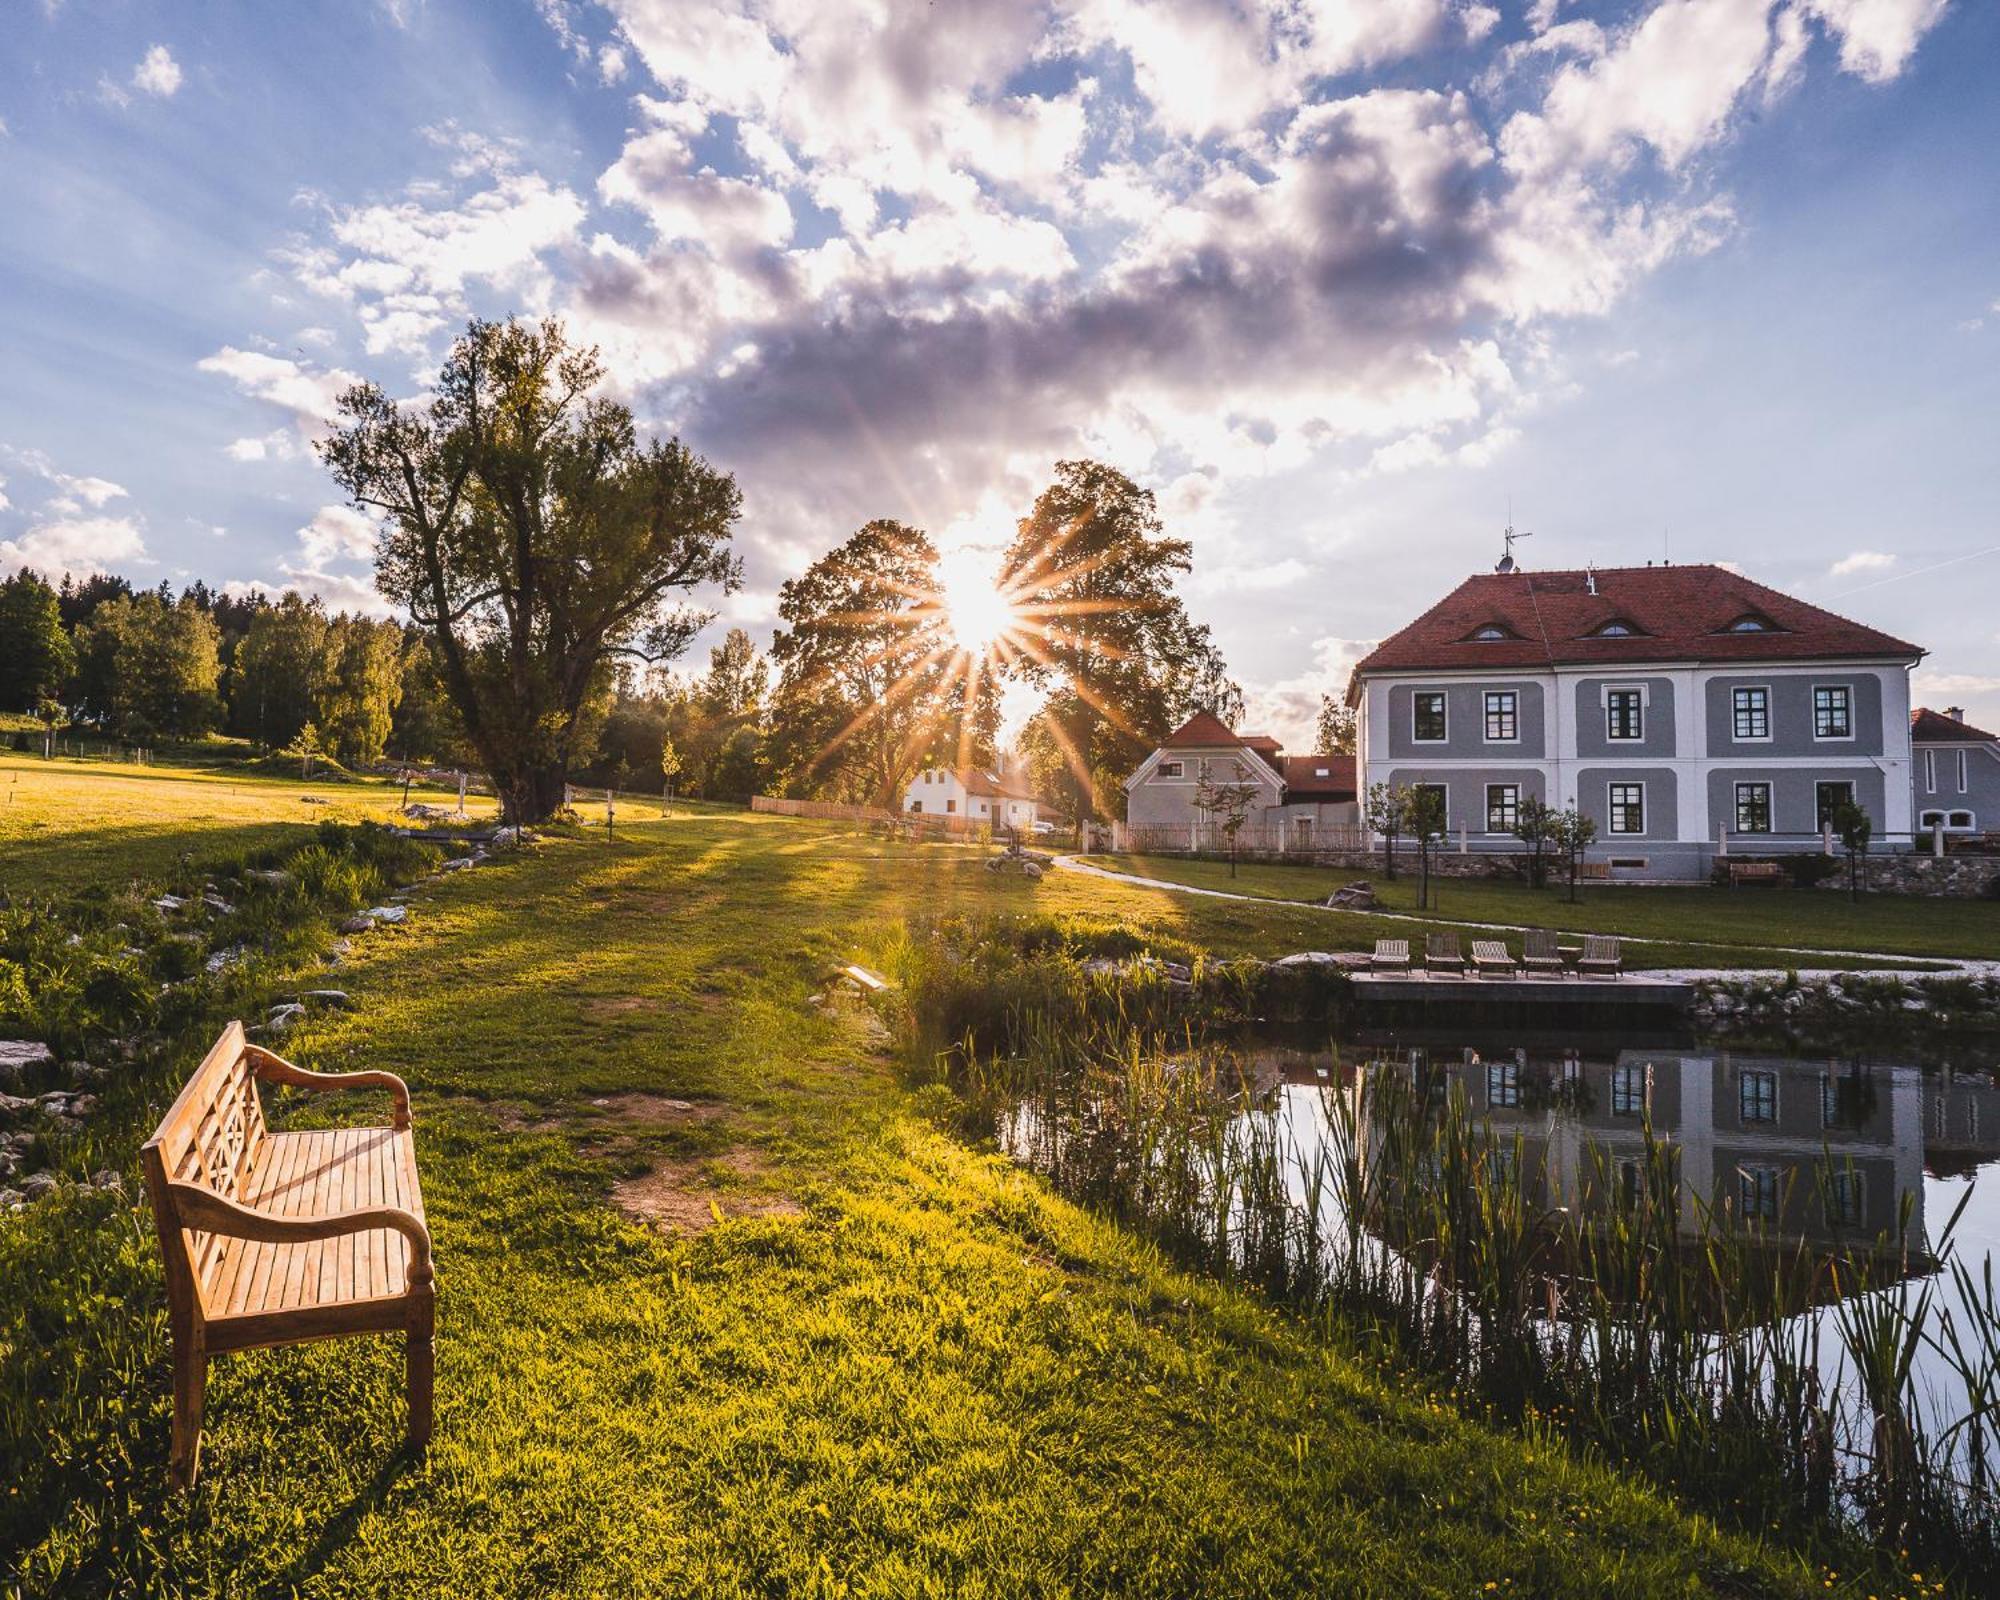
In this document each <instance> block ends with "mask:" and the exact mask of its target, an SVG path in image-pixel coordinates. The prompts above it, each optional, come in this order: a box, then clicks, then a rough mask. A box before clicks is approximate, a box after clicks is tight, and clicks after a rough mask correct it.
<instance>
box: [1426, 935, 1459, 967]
mask: <svg viewBox="0 0 2000 1600" xmlns="http://www.w3.org/2000/svg"><path fill="white" fill-rule="evenodd" d="M1424 958H1425V959H1426V960H1428V961H1463V960H1464V959H1465V955H1464V952H1463V951H1462V950H1460V949H1459V944H1458V935H1457V934H1455V933H1434V934H1432V935H1431V936H1430V937H1429V938H1427V939H1426V940H1425V941H1424Z"/></svg>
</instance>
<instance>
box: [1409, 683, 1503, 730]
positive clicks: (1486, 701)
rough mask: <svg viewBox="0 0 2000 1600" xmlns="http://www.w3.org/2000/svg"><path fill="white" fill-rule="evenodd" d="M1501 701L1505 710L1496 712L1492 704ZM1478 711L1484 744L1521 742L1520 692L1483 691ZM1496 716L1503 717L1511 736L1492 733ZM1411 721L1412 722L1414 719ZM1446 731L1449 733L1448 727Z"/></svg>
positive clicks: (1447, 714)
mask: <svg viewBox="0 0 2000 1600" xmlns="http://www.w3.org/2000/svg"><path fill="white" fill-rule="evenodd" d="M1501 699H1504V700H1506V702H1507V709H1506V710H1505V711H1504V712H1496V711H1495V710H1494V706H1493V702H1494V701H1496V700H1501ZM1446 704H1447V706H1448V705H1449V704H1450V702H1449V701H1447V702H1446ZM1479 711H1480V723H1479V731H1480V732H1481V733H1482V734H1483V735H1484V736H1485V740H1486V743H1488V744H1519V743H1520V742H1521V691H1520V690H1519V689H1488V690H1485V691H1484V692H1483V693H1482V694H1481V696H1480V701H1479ZM1449 715H1450V713H1449V711H1447V713H1446V716H1447V717H1449ZM1496 715H1501V716H1504V717H1505V718H1506V719H1507V722H1508V725H1509V726H1511V727H1512V728H1513V730H1514V731H1513V732H1512V733H1511V734H1506V735H1500V734H1496V733H1494V732H1493V719H1494V717H1495V716H1496ZM1412 720H1413V721H1414V719H1412ZM1446 731H1447V732H1449V731H1450V729H1449V727H1448V726H1447V729H1446Z"/></svg>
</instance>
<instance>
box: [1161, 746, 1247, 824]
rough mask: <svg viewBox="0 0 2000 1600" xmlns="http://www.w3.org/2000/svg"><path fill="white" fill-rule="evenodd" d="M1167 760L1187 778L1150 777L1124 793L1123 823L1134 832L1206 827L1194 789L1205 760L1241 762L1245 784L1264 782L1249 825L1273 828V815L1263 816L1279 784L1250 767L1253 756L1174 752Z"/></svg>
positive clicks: (1218, 774)
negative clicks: (1182, 768) (1175, 763)
mask: <svg viewBox="0 0 2000 1600" xmlns="http://www.w3.org/2000/svg"><path fill="white" fill-rule="evenodd" d="M1168 759H1169V760H1172V761H1179V762H1182V763H1184V764H1185V766H1186V769H1187V770H1186V775H1185V776H1184V777H1181V778H1160V777H1157V776H1155V775H1153V774H1148V776H1147V777H1146V779H1145V780H1144V781H1143V782H1140V783H1136V784H1134V785H1133V786H1132V787H1131V788H1130V789H1128V790H1126V791H1125V821H1126V823H1127V824H1128V825H1129V826H1131V827H1134V828H1185V827H1188V826H1189V825H1190V824H1193V823H1197V822H1204V823H1205V822H1206V821H1207V820H1208V819H1207V818H1205V817H1204V816H1203V815H1202V813H1201V812H1200V811H1198V810H1196V809H1195V803H1194V796H1195V789H1196V787H1197V782H1196V780H1197V777H1198V775H1199V774H1200V771H1201V763H1202V762H1203V761H1204V760H1206V761H1211V762H1215V761H1221V762H1228V761H1231V760H1240V761H1241V762H1242V763H1243V765H1244V767H1245V768H1246V769H1247V770H1248V771H1249V773H1250V777H1248V778H1246V779H1245V780H1244V781H1245V782H1250V781H1253V780H1256V779H1261V780H1262V782H1263V798H1262V799H1261V800H1259V801H1257V802H1256V803H1255V804H1253V805H1252V806H1251V808H1250V823H1249V825H1250V826H1253V827H1261V826H1263V825H1264V824H1265V823H1267V822H1268V823H1269V824H1270V825H1272V826H1276V824H1277V814H1276V812H1275V811H1273V812H1272V814H1271V816H1269V817H1268V818H1267V817H1265V816H1264V815H1263V812H1264V810H1265V809H1266V808H1267V807H1269V806H1270V805H1272V804H1273V803H1274V802H1275V801H1276V800H1277V798H1278V787H1279V786H1278V781H1277V779H1276V777H1274V776H1266V775H1265V774H1264V773H1260V772H1258V771H1257V769H1256V768H1255V766H1254V765H1253V763H1254V762H1255V760H1256V758H1255V757H1254V756H1250V755H1247V754H1246V755H1242V756H1238V755H1237V754H1236V752H1235V751H1231V750H1205V751H1204V750H1176V751H1174V752H1173V754H1172V755H1171V756H1169V757H1168ZM1156 771H1157V769H1156ZM1223 775H1224V774H1223V773H1222V772H1221V771H1218V772H1217V773H1216V778H1217V781H1218V782H1219V781H1221V779H1222V777H1223Z"/></svg>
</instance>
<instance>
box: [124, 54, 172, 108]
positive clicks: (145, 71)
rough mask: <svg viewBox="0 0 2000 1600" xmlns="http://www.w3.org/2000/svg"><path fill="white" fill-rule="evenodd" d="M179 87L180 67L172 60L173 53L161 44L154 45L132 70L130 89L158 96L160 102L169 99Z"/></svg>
mask: <svg viewBox="0 0 2000 1600" xmlns="http://www.w3.org/2000/svg"><path fill="white" fill-rule="evenodd" d="M180 86H181V66H180V63H179V62H178V61H176V60H175V59H174V56H173V52H172V51H171V50H169V49H168V48H167V47H166V46H165V45H163V44H156V45H154V46H153V47H152V49H150V50H148V51H147V52H146V54H145V55H144V57H143V58H141V60H140V62H139V64H138V66H136V67H134V68H133V69H132V87H133V88H135V89H137V90H139V91H141V92H142V93H144V94H153V95H158V96H159V97H160V98H161V99H162V100H167V99H171V98H172V97H173V95H174V93H175V91H177V90H178V89H179V88H180Z"/></svg>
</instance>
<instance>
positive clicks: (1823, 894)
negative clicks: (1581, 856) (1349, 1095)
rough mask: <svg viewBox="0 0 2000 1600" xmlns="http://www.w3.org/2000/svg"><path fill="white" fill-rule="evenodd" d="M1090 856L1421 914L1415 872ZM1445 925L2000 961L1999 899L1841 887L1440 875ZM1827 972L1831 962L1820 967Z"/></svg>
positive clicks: (1197, 881) (1302, 897) (1286, 895)
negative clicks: (1345, 894)
mask: <svg viewBox="0 0 2000 1600" xmlns="http://www.w3.org/2000/svg"><path fill="white" fill-rule="evenodd" d="M1084 859H1086V860H1088V861H1090V862H1092V863H1094V864H1096V865H1098V866H1101V867H1107V868H1109V869H1111V870H1112V871H1114V872H1129V873H1134V874H1136V875H1138V876H1140V877H1146V878H1158V879H1161V880H1163V881H1166V882H1171V883H1185V884H1189V885H1191V886H1194V887H1197V888H1203V889H1227V890H1232V891H1234V892H1235V893H1238V894H1247V895H1255V896H1258V897H1260V898H1264V899H1269V900H1276V901H1293V902H1300V903H1306V904H1310V903H1313V902H1316V901H1320V900H1324V899H1325V898H1326V897H1327V896H1328V895H1329V894H1331V893H1332V892H1333V891H1334V890H1335V889H1337V888H1339V887H1340V886H1341V885H1342V884H1343V883H1351V882H1353V881H1354V880H1356V879H1357V878H1362V877H1366V878H1367V879H1368V881H1369V882H1370V883H1372V884H1373V885H1374V887H1375V893H1376V895H1377V896H1378V897H1379V898H1380V899H1381V901H1382V903H1383V906H1384V908H1385V909H1386V910H1391V911H1398V912H1415V910H1416V905H1417V879H1416V872H1415V869H1414V868H1410V867H1405V868H1403V869H1401V874H1400V876H1398V877H1397V878H1396V879H1395V880H1394V881H1393V882H1391V881H1390V880H1388V879H1386V878H1384V877H1382V875H1381V874H1380V872H1375V873H1364V872H1360V871H1357V870H1355V869H1354V868H1352V867H1312V866H1283V865H1278V864H1275V863H1269V862H1261V861H1245V862H1239V863H1238V865H1237V869H1236V876H1235V877H1234V878H1232V877H1231V876H1230V874H1229V863H1228V862H1226V861H1204V860H1198V859H1194V858H1190V857H1187V856H1145V855H1094V856H1087V857H1085V858H1084ZM1432 887H1433V889H1434V890H1435V891H1436V893H1437V897H1438V903H1439V906H1440V908H1441V909H1440V910H1439V912H1438V915H1439V918H1440V920H1443V921H1456V922H1497V923H1504V924H1507V925H1509V926H1512V927H1525V928H1562V929H1569V930H1575V931H1581V932H1589V933H1615V934H1621V935H1623V936H1625V937H1627V938H1632V939H1640V940H1646V941H1650V942H1653V943H1655V944H1661V945H1681V946H1692V945H1696V944H1706V945H1709V946H1737V947H1741V951H1742V954H1740V955H1739V957H1738V959H1737V960H1736V961H1734V962H1730V961H1725V962H1722V963H1719V964H1720V965H1725V966H1727V965H1757V964H1760V963H1759V962H1758V960H1757V958H1756V957H1755V955H1754V952H1755V951H1757V950H1760V949H1761V950H1767V951H1786V950H1796V949H1799V948H1801V947H1803V948H1805V949H1811V950H1832V951H1857V952H1865V953H1869V954H1877V953H1879V954H1886V955H1897V956H1906V957H1911V958H1917V959H1921V958H1924V957H1940V956H1947V957H1976V958H1983V959H2000V913H1997V912H1996V910H1995V908H1994V905H1993V903H1992V902H1991V901H1981V900H1948V899H1935V900H1933V899H1923V898H1919V897H1917V896H1914V895H1889V894H1868V895H1863V896H1862V897H1861V899H1860V900H1859V901H1850V900H1849V899H1848V898H1847V896H1846V895H1845V894H1844V893H1836V892H1835V891H1833V890H1831V889H1765V888H1754V889H1749V888H1746V889H1713V888H1708V887H1705V886H1690V887H1687V888H1678V887H1673V886H1654V885H1632V886H1624V885H1620V886H1617V887H1604V886H1601V885H1600V886H1590V885H1583V886H1580V887H1579V889H1578V891H1577V894H1578V899H1577V903H1576V904H1575V905H1571V904H1570V903H1569V900H1568V898H1567V894H1568V891H1567V890H1566V889H1564V888H1558V887H1551V888H1548V889H1540V890H1537V889H1530V888H1529V887H1528V886H1527V885H1526V884H1522V883H1512V882H1496V881H1487V880H1483V879H1469V878H1446V879H1433V880H1432ZM1811 964H1812V965H1817V966H1824V965H1826V963H1825V962H1824V961H1817V962H1813V963H1811Z"/></svg>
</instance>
